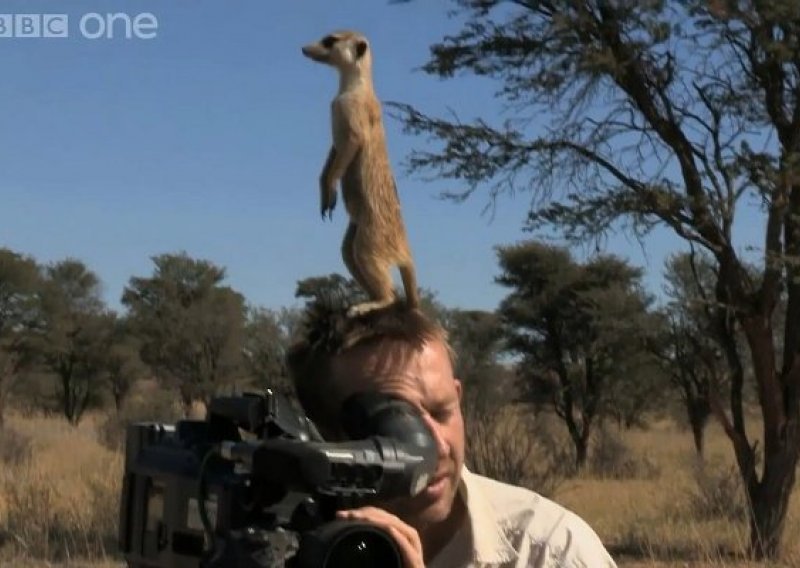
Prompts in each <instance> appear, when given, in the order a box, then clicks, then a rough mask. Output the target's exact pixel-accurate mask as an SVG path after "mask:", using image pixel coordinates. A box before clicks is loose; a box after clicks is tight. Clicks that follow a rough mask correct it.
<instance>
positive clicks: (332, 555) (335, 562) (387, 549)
mask: <svg viewBox="0 0 800 568" xmlns="http://www.w3.org/2000/svg"><path fill="white" fill-rule="evenodd" d="M398 560H399V554H398V551H397V549H396V547H395V544H394V542H393V541H392V540H391V537H389V536H388V535H385V534H383V533H379V532H377V531H375V529H371V530H369V531H365V530H357V531H354V532H351V533H349V534H347V535H345V536H344V537H342V538H341V539H340V540H339V541H338V542H335V543H334V544H333V546H332V547H331V550H330V552H329V553H328V558H327V559H326V561H325V564H324V565H325V566H326V567H330V568H338V567H339V566H348V567H352V568H372V567H375V566H381V567H383V566H397V567H398V568H399V567H400V564H399V563H398Z"/></svg>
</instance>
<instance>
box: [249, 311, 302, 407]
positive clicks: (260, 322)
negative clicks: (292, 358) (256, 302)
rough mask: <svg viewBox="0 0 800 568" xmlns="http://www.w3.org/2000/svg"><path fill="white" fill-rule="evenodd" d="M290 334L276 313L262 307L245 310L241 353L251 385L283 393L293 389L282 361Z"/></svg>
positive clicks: (283, 360)
mask: <svg viewBox="0 0 800 568" xmlns="http://www.w3.org/2000/svg"><path fill="white" fill-rule="evenodd" d="M285 318H286V316H284V321H285ZM290 325H291V324H290ZM290 337H291V336H290V328H288V327H286V325H285V324H282V318H281V316H280V314H278V313H276V312H274V311H272V310H267V309H264V308H251V309H250V310H248V318H247V324H246V327H245V334H244V348H243V353H244V361H245V369H246V370H247V373H248V374H249V375H250V376H251V378H252V381H253V383H254V384H255V385H258V386H259V387H261V388H267V387H269V388H272V389H273V390H275V391H277V392H282V393H284V394H290V393H292V392H293V388H292V384H291V381H290V379H289V375H288V371H287V369H286V361H285V357H286V350H287V349H288V347H289V342H290Z"/></svg>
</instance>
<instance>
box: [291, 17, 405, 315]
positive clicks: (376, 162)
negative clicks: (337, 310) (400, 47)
mask: <svg viewBox="0 0 800 568" xmlns="http://www.w3.org/2000/svg"><path fill="white" fill-rule="evenodd" d="M302 51H303V54H304V55H306V56H307V57H309V58H310V59H313V60H314V61H317V62H319V63H325V64H328V65H331V66H332V67H334V68H336V69H337V70H338V72H339V91H338V93H337V95H336V97H335V98H334V99H333V102H332V103H331V120H332V130H333V145H332V147H331V149H330V152H329V153H328V159H327V160H326V161H325V165H324V167H323V169H322V174H321V176H320V212H321V214H322V217H323V218H324V217H325V215H328V216H329V217H330V216H332V214H333V209H334V208H335V206H336V189H337V185H338V184H339V183H340V182H341V186H342V196H343V200H344V205H345V208H346V210H347V213H348V215H349V217H350V224H349V226H348V227H347V232H346V233H345V237H344V242H343V243H342V256H343V258H344V263H345V266H347V269H348V270H349V271H350V273H351V274H352V276H353V278H354V279H355V281H356V282H357V283H358V284H359V286H361V287H362V288H363V289H364V291H365V292H366V293H367V295H368V297H369V301H368V302H365V303H361V304H358V305H356V306H353V307H352V308H351V309H350V311H349V314H350V315H361V314H364V313H366V312H368V311H370V310H373V309H379V308H382V307H385V306H388V305H389V304H392V303H393V302H394V301H395V292H394V286H393V284H392V273H391V271H392V268H393V267H394V266H397V267H398V269H399V270H400V275H401V277H402V280H403V288H404V289H405V294H406V302H407V305H408V307H410V308H415V307H418V306H419V296H418V293H417V283H416V274H415V270H414V262H413V258H412V256H411V250H410V247H409V245H408V237H407V235H406V230H405V226H404V224H403V218H402V215H401V211H400V200H399V197H398V194H397V186H396V184H395V179H394V175H393V174H392V169H391V164H390V162H389V154H388V151H387V147H386V134H385V132H384V128H383V118H382V114H381V113H382V111H381V105H380V102H379V101H378V98H377V96H376V95H375V90H374V88H373V84H372V54H371V50H370V47H369V43H368V42H367V39H366V38H365V37H364V36H363V35H362V34H359V33H357V32H353V31H341V32H335V33H332V34H330V35H327V36H325V37H324V38H322V39H321V40H320V41H318V42H316V43H312V44H310V45H307V46H305V47H303V50H302Z"/></svg>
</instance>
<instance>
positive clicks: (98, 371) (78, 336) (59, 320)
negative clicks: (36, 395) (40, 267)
mask: <svg viewBox="0 0 800 568" xmlns="http://www.w3.org/2000/svg"><path fill="white" fill-rule="evenodd" d="M41 298H42V332H41V334H40V335H39V336H38V341H37V351H38V353H39V354H40V356H41V358H42V361H43V364H44V366H45V368H46V369H47V370H48V371H49V372H50V373H52V374H53V376H54V377H55V379H56V382H57V384H58V387H59V389H58V393H59V398H60V403H61V408H62V411H63V413H64V416H65V417H66V418H67V420H69V421H70V422H71V423H72V424H77V423H78V422H79V421H80V419H81V417H82V416H83V413H84V412H85V411H86V410H87V409H88V408H90V407H91V406H93V405H96V404H97V403H98V402H99V400H100V398H99V397H100V393H101V390H102V385H101V381H102V378H103V372H104V367H103V364H104V356H105V348H106V346H107V345H108V340H109V335H110V334H111V332H112V329H113V320H114V316H113V314H109V313H108V312H106V310H105V306H104V305H103V302H102V300H101V298H100V280H99V279H98V277H97V275H96V274H94V272H92V271H91V270H89V269H88V268H87V267H86V265H84V264H83V263H82V262H80V261H78V260H75V259H67V260H63V261H61V262H56V263H53V264H50V265H48V266H47V267H46V268H45V280H44V285H43V288H42V293H41Z"/></svg>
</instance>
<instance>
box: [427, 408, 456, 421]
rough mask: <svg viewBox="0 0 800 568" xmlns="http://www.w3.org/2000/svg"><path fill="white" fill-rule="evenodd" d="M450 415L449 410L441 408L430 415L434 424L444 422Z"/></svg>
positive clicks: (450, 411)
mask: <svg viewBox="0 0 800 568" xmlns="http://www.w3.org/2000/svg"><path fill="white" fill-rule="evenodd" d="M452 413H453V411H452V410H450V409H449V408H441V409H438V410H435V411H433V412H431V413H430V415H431V418H433V419H434V420H435V421H436V422H446V421H447V419H448V418H450V415H451V414H452Z"/></svg>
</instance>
